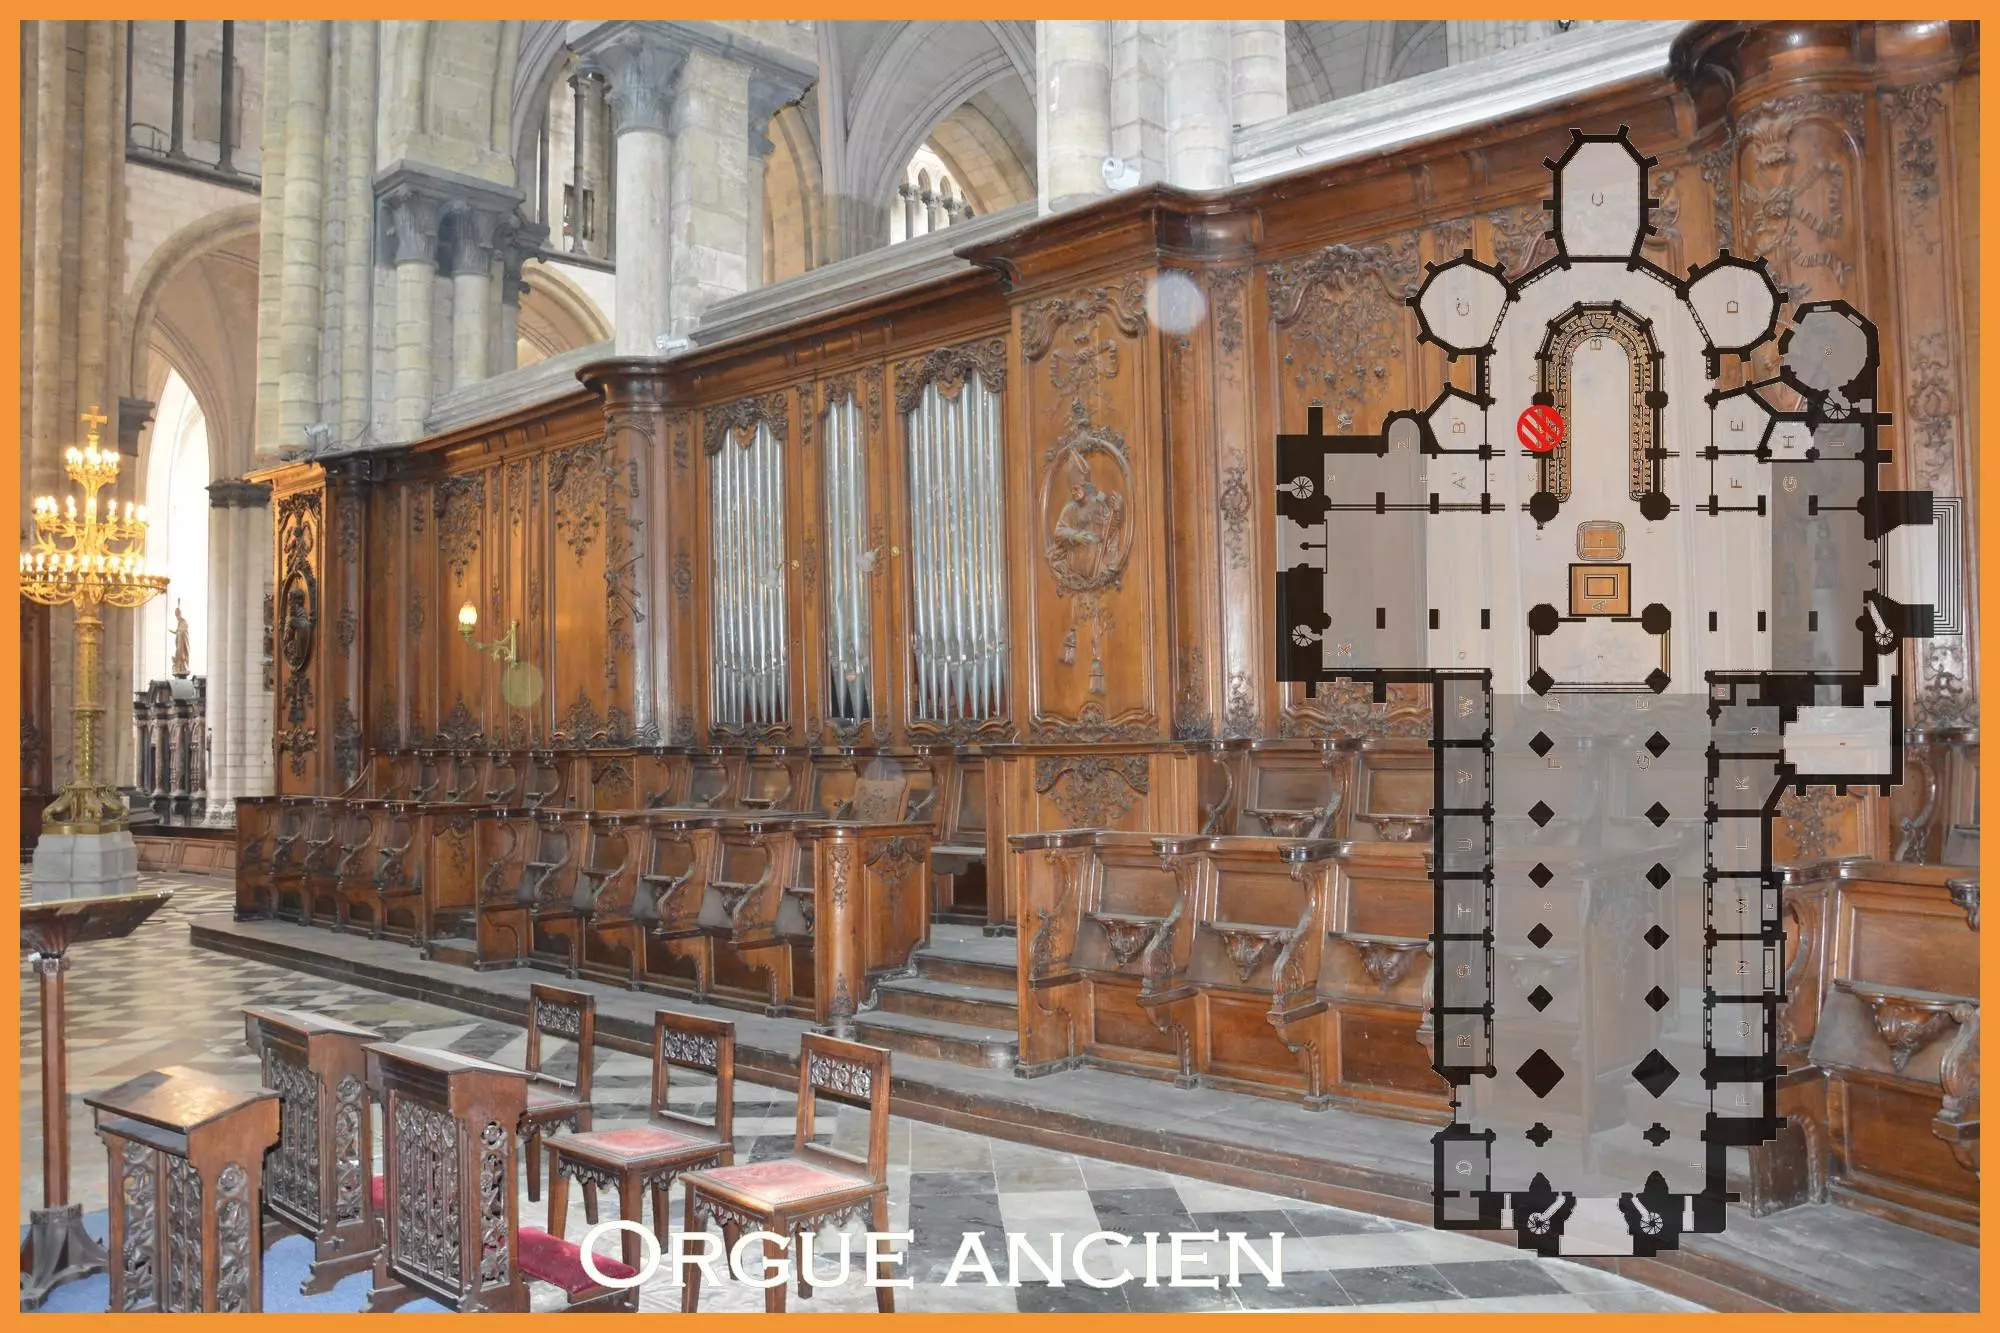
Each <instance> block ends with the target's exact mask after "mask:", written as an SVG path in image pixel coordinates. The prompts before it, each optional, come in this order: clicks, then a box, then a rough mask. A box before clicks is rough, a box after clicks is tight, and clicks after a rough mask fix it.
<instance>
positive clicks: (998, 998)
mask: <svg viewBox="0 0 2000 1333" xmlns="http://www.w3.org/2000/svg"><path fill="white" fill-rule="evenodd" d="M1011 980H1012V979H1011V978H1009V981H1010V982H1011ZM875 1006H876V1008H878V1009H882V1010H886V1011H887V1012H889V1013H892V1014H912V1015H915V1016H917V1017H921V1018H941V1019H943V1020H944V1021H945V1022H947V1023H960V1024H963V1025H965V1026H966V1027H976V1028H991V1029H992V1030H994V1031H996V1032H1002V1033H1006V1034H1008V1035H1013V1034H1015V1033H1018V1032H1019V1031H1020V1028H1021V1013H1020V1008H1019V1006H1018V1004H1017V1003H1016V1000H1015V994H1014V991H1013V990H1012V989H1011V987H1010V988H1009V989H1005V990H1002V989H1000V988H998V987H995V986H983V985H967V984H965V983H964V982H959V981H940V980H938V979H937V978H935V977H928V976H922V975H918V976H914V977H889V978H886V979H885V980H883V981H882V982H881V983H879V984H878V985H877V986H876V988H875Z"/></svg>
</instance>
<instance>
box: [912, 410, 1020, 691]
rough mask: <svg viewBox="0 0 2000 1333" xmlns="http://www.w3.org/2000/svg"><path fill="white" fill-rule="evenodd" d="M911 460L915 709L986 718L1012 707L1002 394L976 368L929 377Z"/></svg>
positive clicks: (916, 422) (915, 414)
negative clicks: (949, 383)
mask: <svg viewBox="0 0 2000 1333" xmlns="http://www.w3.org/2000/svg"><path fill="white" fill-rule="evenodd" d="M905 426H906V430H907V435H908V438H909V460H910V468H909V471H910V525H911V528H910V547H911V552H910V553H911V571H910V574H911V585H910V598H911V618H912V621H913V628H914V633H913V635H912V644H911V647H912V652H913V656H914V663H913V665H914V677H915V690H914V698H913V700H912V706H913V710H914V712H913V715H914V717H915V718H916V719H917V720H919V721H926V722H940V723H946V724H949V723H953V722H961V721H964V722H980V721H984V720H986V719H988V718H994V717H998V716H1000V715H1001V714H1002V713H1003V712H1004V711H1005V708H1006V683H1007V673H1006V665H1007V636H1006V623H1007V616H1006V578H1005V570H1004V567H1003V565H1002V563H1001V561H1002V559H1003V558H1004V557H1003V552H1002V532H1001V509H1000V502H1001V500H1000V497H1001V481H1000V401H999V399H998V397H997V396H996V395H994V394H993V393H992V392H991V391H989V390H988V389H987V388H986V385H985V384H984V383H983V382H982V381H981V380H980V378H979V376H978V375H976V374H974V375H969V376H968V377H967V378H966V381H965V384H964V386H963V388H961V390H960V391H959V393H958V395H957V396H956V397H955V398H946V397H944V396H943V395H941V394H939V393H938V391H937V386H936V385H934V384H933V385H927V386H926V387H925V389H924V395H923V398H922V400H921V401H920V402H919V403H918V404H917V406H916V408H915V409H914V410H913V411H912V412H911V413H910V414H909V418H908V420H907V421H906V422H905Z"/></svg>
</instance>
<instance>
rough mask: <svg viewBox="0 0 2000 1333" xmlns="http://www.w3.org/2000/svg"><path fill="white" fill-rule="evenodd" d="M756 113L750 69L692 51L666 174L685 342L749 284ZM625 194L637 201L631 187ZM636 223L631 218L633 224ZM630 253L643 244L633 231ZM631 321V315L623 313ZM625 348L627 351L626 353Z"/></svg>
mask: <svg viewBox="0 0 2000 1333" xmlns="http://www.w3.org/2000/svg"><path fill="white" fill-rule="evenodd" d="M749 114H750V67H749V66H748V65H745V64H742V63H740V62H738V61H735V60H730V59H728V58H726V57H724V56H721V55H718V54H716V53H714V52H712V51H708V50H705V49H701V48H696V49H694V50H691V51H689V52H688V56H687V63H686V65H685V66H683V68H682V70H681V77H680V83H679V85H678V86H677V87H676V88H675V90H674V107H673V124H672V129H673V135H674V149H673V158H672V162H671V165H670V169H669V172H668V177H667V181H668V184H667V235H668V236H670V237H671V238H672V247H671V249H670V250H669V251H668V253H667V269H668V273H669V275H670V278H671V288H672V295H671V298H670V299H671V309H670V320H669V324H668V331H669V333H670V335H671V336H673V337H676V338H684V337H687V336H688V335H689V334H691V333H693V332H694V330H695V326H696V325H698V324H699V323H701V313H702V311H704V310H706V309H707V308H708V307H709V306H710V305H712V304H714V303H715V302H716V301H719V300H721V299H723V298H724V297H729V296H736V295H739V294H741V293H742V291H743V290H744V287H745V285H746V283H747V281H748V262H747V259H746V256H745V254H744V241H745V239H746V230H745V229H746V228H747V226H748V225H749V224H748V220H747V218H746V214H747V213H748V211H749V210H748V205H747V204H746V202H745V200H746V198H747V195H748V185H747V181H748V177H749V164H748V160H747V157H748V155H747V154H746V153H745V151H744V142H743V126H744V124H745V123H746V121H747V119H748V117H749ZM618 197H619V198H620V199H622V200H625V201H626V202H627V203H628V204H629V203H630V202H631V199H632V194H631V192H630V191H629V190H626V189H624V188H622V187H621V188H620V189H619V191H618ZM627 220H628V221H630V219H629V218H628V219H627ZM625 238H626V249H627V251H628V252H629V251H630V249H631V247H632V245H633V244H635V243H638V244H643V242H640V241H638V240H637V238H635V237H634V236H633V235H632V233H631V231H630V230H627V231H626V232H625ZM619 322H620V323H621V324H622V323H623V322H624V311H623V310H622V308H621V309H620V311H619ZM621 350H622V349H621Z"/></svg>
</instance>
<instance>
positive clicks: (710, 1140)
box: [547, 1009, 736, 1265]
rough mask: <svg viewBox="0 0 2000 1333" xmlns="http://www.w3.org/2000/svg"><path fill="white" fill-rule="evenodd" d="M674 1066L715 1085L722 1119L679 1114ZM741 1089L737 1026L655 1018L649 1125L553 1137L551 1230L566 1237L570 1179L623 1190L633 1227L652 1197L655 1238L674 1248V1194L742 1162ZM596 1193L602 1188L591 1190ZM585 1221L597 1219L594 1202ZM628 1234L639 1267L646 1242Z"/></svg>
mask: <svg viewBox="0 0 2000 1333" xmlns="http://www.w3.org/2000/svg"><path fill="white" fill-rule="evenodd" d="M675 1069H684V1070H697V1071H699V1072H701V1073H705V1074H707V1075H709V1076H710V1077H712V1078H713V1079H714V1080H715V1114H714V1116H712V1117H711V1118H710V1119H707V1120H703V1119H702V1118H700V1117H698V1116H693V1115H689V1114H687V1113H685V1112H682V1111H675V1110H672V1109H671V1108H669V1107H668V1105H667V1094H668V1091H669V1086H670V1083H671V1079H672V1071H673V1070H675ZM735 1089H736V1025H735V1024H733V1023H726V1022H722V1021H719V1020H717V1019H713V1018H697V1017H695V1016H694V1015H692V1014H676V1013H673V1012H671V1011H669V1010H665V1009H662V1010H660V1011H659V1012H658V1013H656V1014H655V1015H653V1100H652V1114H651V1116H650V1117H649V1122H648V1123H647V1124H644V1125H639V1126H635V1127H633V1128H630V1129H603V1130H597V1131H594V1132H591V1133H587V1134H564V1135H561V1136H560V1137H557V1138H553V1139H550V1140H549V1141H548V1144H547V1147H548V1151H549V1231H550V1233H551V1234H553V1235H555V1236H557V1237H560V1236H561V1235H562V1234H563V1223H564V1220H565V1218H566V1217H567V1216H568V1212H569V1182H570V1181H571V1180H573V1179H574V1180H579V1181H582V1182H584V1184H585V1185H586V1186H587V1187H595V1186H602V1185H609V1186H611V1187H612V1188H614V1189H616V1190H617V1191H618V1212H619V1216H621V1217H623V1218H624V1219H625V1220H626V1221H628V1222H643V1221H644V1220H645V1205H646V1196H647V1195H648V1194H651V1195H652V1199H653V1234H654V1235H655V1236H657V1237H659V1239H660V1244H661V1245H662V1246H665V1244H666V1243H667V1235H668V1227H669V1219H668V1217H667V1191H668V1190H669V1189H671V1188H673V1183H674V1181H675V1180H676V1179H678V1178H679V1177H680V1176H681V1174H682V1173H683V1172H687V1171H694V1170H699V1169H701V1168H703V1167H713V1166H728V1165H730V1164H731V1163H732V1162H734V1161H735V1160H736V1150H735V1144H734V1142H733V1139H732V1133H733V1122H734V1119H735V1117H734V1113H733V1108H732V1105H731V1103H732V1099H733V1098H734V1096H735ZM592 1193H593V1195H594V1193H595V1190H594V1188H593V1189H592ZM584 1216H585V1218H586V1219H587V1220H589V1221H590V1222H592V1223H595V1222H596V1221H597V1205H596V1200H595V1198H594V1197H593V1198H587V1199H586V1200H585V1202H584ZM623 1234H624V1247H625V1248H624V1254H625V1262H626V1263H628V1264H632V1265H637V1264H638V1262H639V1258H640V1255H639V1250H640V1244H639V1237H638V1236H637V1235H635V1234H634V1233H632V1232H630V1231H627V1232H625V1233H623Z"/></svg>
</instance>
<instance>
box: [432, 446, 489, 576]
mask: <svg viewBox="0 0 2000 1333" xmlns="http://www.w3.org/2000/svg"><path fill="white" fill-rule="evenodd" d="M433 503H434V505H435V510H436V516H437V520H438V556H439V558H440V559H442V560H443V561H444V562H445V564H446V566H447V567H449V568H450V570H451V578H452V582H453V583H459V584H462V583H464V582H465V571H466V568H467V567H468V566H469V565H470V564H471V562H472V557H473V556H474V555H476V554H478V551H479V531H480V528H481V526H482V522H483V520H484V518H485V515H486V478H485V476H484V475H483V474H478V473H475V474H472V475H468V476H460V477H446V478H445V479H444V480H443V481H441V482H439V483H438V486H437V491H436V499H435V500H434V502H433Z"/></svg>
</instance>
